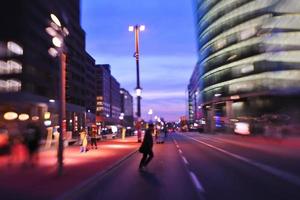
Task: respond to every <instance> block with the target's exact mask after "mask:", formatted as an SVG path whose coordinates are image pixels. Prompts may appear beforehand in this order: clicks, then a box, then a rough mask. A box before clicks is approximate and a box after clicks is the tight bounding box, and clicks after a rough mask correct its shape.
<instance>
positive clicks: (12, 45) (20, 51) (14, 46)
mask: <svg viewBox="0 0 300 200" xmlns="http://www.w3.org/2000/svg"><path fill="white" fill-rule="evenodd" d="M7 49H8V50H9V51H11V52H13V53H15V54H17V55H23V48H22V47H21V46H20V45H18V44H17V43H15V42H12V41H9V42H7Z"/></svg>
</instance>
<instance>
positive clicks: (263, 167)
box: [186, 136, 300, 186]
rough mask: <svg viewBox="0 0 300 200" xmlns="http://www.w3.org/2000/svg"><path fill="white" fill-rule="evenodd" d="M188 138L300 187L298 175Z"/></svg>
mask: <svg viewBox="0 0 300 200" xmlns="http://www.w3.org/2000/svg"><path fill="white" fill-rule="evenodd" d="M186 137H188V136H186ZM188 138H190V139H192V140H194V141H196V142H199V143H201V144H204V145H206V146H208V147H210V148H212V149H215V150H217V151H220V152H222V153H224V154H226V155H228V156H231V157H233V158H236V159H238V160H241V161H243V162H245V163H248V164H250V165H252V166H255V167H257V168H259V169H261V170H263V171H265V172H268V173H270V174H273V175H275V176H277V177H280V178H281V179H284V180H286V181H288V182H291V183H294V184H296V185H298V186H300V178H299V177H298V176H296V175H293V174H291V173H288V172H285V171H283V170H280V169H278V168H275V167H272V166H269V165H266V164H262V163H259V162H256V161H254V160H251V159H249V158H246V157H243V156H240V155H237V154H235V153H231V152H229V151H226V150H224V149H221V148H219V147H216V146H213V145H211V144H208V143H206V142H202V141H199V140H197V139H194V138H192V137H188Z"/></svg>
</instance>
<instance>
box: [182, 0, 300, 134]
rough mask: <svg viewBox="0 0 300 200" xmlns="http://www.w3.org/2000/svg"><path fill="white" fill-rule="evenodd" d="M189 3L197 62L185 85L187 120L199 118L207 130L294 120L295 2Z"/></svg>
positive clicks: (299, 85)
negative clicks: (241, 121)
mask: <svg viewBox="0 0 300 200" xmlns="http://www.w3.org/2000/svg"><path fill="white" fill-rule="evenodd" d="M195 2H196V3H195V5H196V6H195V8H196V27H197V42H198V57H199V59H198V63H197V65H196V67H195V69H194V72H193V75H192V77H191V79H190V84H189V87H188V90H189V102H190V105H191V106H192V108H191V109H189V110H190V111H189V115H190V120H194V121H195V120H201V119H205V120H206V128H208V129H210V130H212V129H216V128H218V127H226V125H229V124H230V123H231V121H232V120H233V119H235V120H236V119H237V118H241V117H244V118H251V117H252V118H253V117H255V118H259V117H262V116H263V115H266V114H284V115H287V116H289V117H290V118H291V119H292V120H291V121H293V120H296V119H297V118H299V106H298V102H299V100H300V98H299V96H300V95H299V94H300V1H298V0H198V1H195ZM197 112H198V114H197Z"/></svg>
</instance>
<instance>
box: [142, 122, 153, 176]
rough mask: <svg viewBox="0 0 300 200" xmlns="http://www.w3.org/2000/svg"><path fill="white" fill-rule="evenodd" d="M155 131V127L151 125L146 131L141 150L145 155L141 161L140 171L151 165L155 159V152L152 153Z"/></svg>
mask: <svg viewBox="0 0 300 200" xmlns="http://www.w3.org/2000/svg"><path fill="white" fill-rule="evenodd" d="M153 130H154V125H153V124H149V128H148V129H147V130H146V133H145V136H144V140H143V142H142V145H141V147H140V149H139V151H140V152H141V153H142V154H143V157H142V159H141V162H140V166H139V169H140V170H144V169H145V167H146V166H147V165H148V164H149V162H150V161H151V160H152V158H153V151H152V147H153V138H152V133H153Z"/></svg>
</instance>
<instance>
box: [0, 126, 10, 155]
mask: <svg viewBox="0 0 300 200" xmlns="http://www.w3.org/2000/svg"><path fill="white" fill-rule="evenodd" d="M9 146H10V145H9V135H8V130H7V128H6V126H5V125H4V126H0V155H1V154H6V153H9V150H10V149H9Z"/></svg>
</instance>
